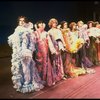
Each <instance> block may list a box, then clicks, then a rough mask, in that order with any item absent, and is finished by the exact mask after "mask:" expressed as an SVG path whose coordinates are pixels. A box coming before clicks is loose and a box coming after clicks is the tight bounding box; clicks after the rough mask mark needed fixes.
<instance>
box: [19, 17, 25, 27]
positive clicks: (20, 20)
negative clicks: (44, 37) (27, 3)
mask: <svg viewBox="0 0 100 100" xmlns="http://www.w3.org/2000/svg"><path fill="white" fill-rule="evenodd" d="M18 24H19V26H23V25H25V19H24V18H20V19H19V22H18Z"/></svg>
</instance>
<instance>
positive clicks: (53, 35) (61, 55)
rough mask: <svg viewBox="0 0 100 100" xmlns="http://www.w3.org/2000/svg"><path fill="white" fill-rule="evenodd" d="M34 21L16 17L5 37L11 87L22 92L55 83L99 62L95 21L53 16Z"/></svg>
mask: <svg viewBox="0 0 100 100" xmlns="http://www.w3.org/2000/svg"><path fill="white" fill-rule="evenodd" d="M48 26H49V28H50V29H49V30H48V31H46V30H45V27H46V24H45V23H44V22H43V21H42V20H41V21H37V22H36V23H35V24H34V25H33V23H32V22H30V21H28V20H27V18H26V17H25V16H19V17H18V26H17V27H16V28H15V30H14V33H13V34H11V35H10V36H9V37H8V44H9V46H10V47H12V59H11V64H12V65H11V73H12V82H13V85H14V86H13V87H14V88H15V89H16V91H19V92H22V93H28V92H34V91H39V90H41V89H43V88H44V87H46V86H52V85H56V83H57V82H59V81H60V80H65V79H67V78H68V77H72V78H74V77H78V76H79V75H82V74H87V73H88V74H89V73H90V74H91V73H95V70H94V68H93V66H98V65H99V63H100V24H99V22H93V21H88V23H87V24H84V22H83V21H78V22H77V23H76V22H71V23H70V24H69V25H68V23H67V22H66V21H62V22H61V23H59V24H58V20H57V19H56V18H51V19H50V20H49V22H48Z"/></svg>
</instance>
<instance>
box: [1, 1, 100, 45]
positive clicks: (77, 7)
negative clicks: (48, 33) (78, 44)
mask: <svg viewBox="0 0 100 100" xmlns="http://www.w3.org/2000/svg"><path fill="white" fill-rule="evenodd" d="M99 12H100V2H99V1H0V44H4V43H6V44H7V37H8V36H9V35H11V34H12V33H13V32H14V29H15V28H16V26H17V18H18V16H21V15H23V16H26V17H27V18H28V19H29V20H30V21H31V22H33V24H35V23H36V22H37V21H38V20H43V21H44V22H45V23H46V30H48V21H49V19H50V18H52V17H54V18H56V19H57V20H58V21H59V22H61V21H63V20H66V21H67V22H68V23H70V22H71V21H75V22H77V21H78V20H83V21H84V22H85V23H87V21H89V20H95V21H96V20H97V21H100V16H99Z"/></svg>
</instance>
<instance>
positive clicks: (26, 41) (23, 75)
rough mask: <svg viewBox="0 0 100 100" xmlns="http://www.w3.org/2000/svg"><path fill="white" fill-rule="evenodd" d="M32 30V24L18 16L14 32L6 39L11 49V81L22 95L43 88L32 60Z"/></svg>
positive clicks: (33, 48)
mask: <svg viewBox="0 0 100 100" xmlns="http://www.w3.org/2000/svg"><path fill="white" fill-rule="evenodd" d="M32 28H33V24H32V23H31V22H27V20H26V17H24V16H20V17H19V18H18V26H17V27H16V29H15V32H14V33H13V34H12V35H10V36H9V37H8V44H9V45H10V46H11V47H12V60H11V62H12V67H11V72H12V81H13V84H14V88H15V89H16V91H19V92H22V93H27V92H32V91H39V90H40V89H42V88H43V87H44V86H43V85H42V83H41V78H40V77H39V75H38V70H37V68H36V67H35V62H34V60H33V59H32V54H33V52H34V50H35V47H34V41H33V39H34V36H33V35H32V32H33V30H32Z"/></svg>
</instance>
